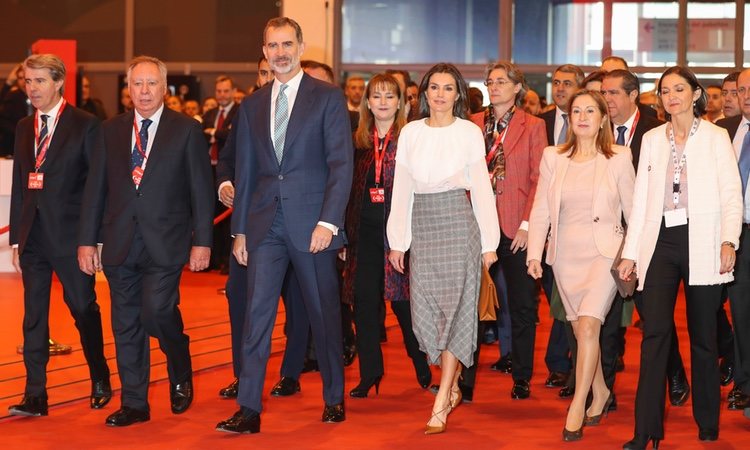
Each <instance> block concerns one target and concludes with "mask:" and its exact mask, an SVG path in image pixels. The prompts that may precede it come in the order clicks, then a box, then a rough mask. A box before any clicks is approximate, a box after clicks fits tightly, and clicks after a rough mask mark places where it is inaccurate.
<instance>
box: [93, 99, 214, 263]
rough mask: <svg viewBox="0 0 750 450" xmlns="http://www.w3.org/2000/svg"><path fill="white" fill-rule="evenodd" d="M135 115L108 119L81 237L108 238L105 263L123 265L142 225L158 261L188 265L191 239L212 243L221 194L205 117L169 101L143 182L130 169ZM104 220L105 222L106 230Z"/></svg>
mask: <svg viewBox="0 0 750 450" xmlns="http://www.w3.org/2000/svg"><path fill="white" fill-rule="evenodd" d="M133 115H134V113H133V112H132V111H131V112H128V113H124V114H121V115H119V116H117V117H114V118H112V119H110V120H108V121H106V122H104V124H103V127H102V128H103V132H102V134H103V136H104V144H105V148H104V151H100V152H97V154H96V157H95V158H94V162H93V165H92V168H91V173H90V175H89V176H90V178H91V181H90V183H89V184H88V185H87V186H86V193H85V197H84V206H83V218H82V224H81V236H80V239H79V240H80V242H81V243H82V245H95V244H96V243H97V241H98V242H102V243H103V244H104V248H103V249H102V264H105V265H117V264H121V263H122V262H123V261H124V260H125V258H126V257H127V256H128V252H129V251H130V246H131V243H132V241H133V236H134V234H135V230H136V227H137V228H138V230H139V232H140V233H141V235H142V236H143V242H144V245H145V246H146V250H147V251H148V253H149V255H150V256H151V258H152V259H153V260H154V263H155V264H157V265H160V266H169V265H179V264H185V263H186V262H187V261H188V257H189V253H190V248H191V246H202V247H210V246H211V243H212V240H211V239H212V228H213V211H214V193H213V187H212V176H211V163H210V161H209V157H208V147H207V145H206V140H205V139H204V138H203V132H202V130H201V126H200V124H199V123H198V122H197V121H196V120H194V119H192V118H190V117H187V116H185V115H183V114H180V113H177V112H174V111H172V110H170V109H168V108H164V110H163V112H162V115H161V119H160V121H159V128H158V129H157V130H156V136H155V137H154V143H153V145H152V147H151V152H150V153H149V156H148V162H147V164H146V170H145V171H144V173H143V178H142V180H141V184H140V187H139V188H138V189H136V188H135V185H134V184H133V180H132V178H131V172H130V154H131V152H132V144H131V140H132V132H133ZM100 224H101V229H100Z"/></svg>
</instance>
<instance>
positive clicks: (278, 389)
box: [271, 377, 300, 397]
mask: <svg viewBox="0 0 750 450" xmlns="http://www.w3.org/2000/svg"><path fill="white" fill-rule="evenodd" d="M299 391H300V387H299V381H297V380H295V379H294V378H292V377H281V379H280V380H279V382H278V383H276V384H275V385H274V387H272V388H271V395H272V396H274V397H288V396H290V395H294V394H296V393H297V392H299Z"/></svg>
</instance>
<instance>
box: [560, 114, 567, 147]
mask: <svg viewBox="0 0 750 450" xmlns="http://www.w3.org/2000/svg"><path fill="white" fill-rule="evenodd" d="M562 119H563V126H562V128H561V129H560V134H559V135H558V136H557V145H561V144H564V143H565V141H566V140H567V139H568V115H567V114H565V113H563V114H562Z"/></svg>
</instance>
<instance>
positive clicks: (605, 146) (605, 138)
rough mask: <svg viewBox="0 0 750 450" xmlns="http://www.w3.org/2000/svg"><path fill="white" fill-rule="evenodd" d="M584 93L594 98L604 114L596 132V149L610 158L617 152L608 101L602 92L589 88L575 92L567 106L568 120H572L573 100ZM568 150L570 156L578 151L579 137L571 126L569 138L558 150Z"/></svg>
mask: <svg viewBox="0 0 750 450" xmlns="http://www.w3.org/2000/svg"><path fill="white" fill-rule="evenodd" d="M584 95H588V96H589V97H591V98H592V99H593V100H594V103H596V107H597V108H598V109H599V112H600V113H601V114H602V123H601V127H600V128H599V131H598V132H597V134H596V150H597V151H598V152H599V153H601V154H602V155H604V157H605V158H607V159H609V158H611V157H613V156H614V155H615V152H614V151H613V150H612V141H613V140H614V139H613V138H612V125H611V124H610V122H609V114H608V112H609V111H608V109H607V102H606V101H605V100H604V97H603V96H602V94H600V93H599V92H596V91H590V90H588V89H581V90H579V91H578V92H576V93H575V94H573V96H572V97H571V98H570V102H569V103H568V107H567V113H568V120H570V117H571V109H573V102H574V101H575V100H576V99H577V98H579V97H583V96H584ZM567 151H570V155H568V158H572V157H573V156H575V154H576V153H577V152H578V138H577V137H576V135H575V133H573V131H572V128H570V127H569V128H568V140H567V141H566V142H565V144H563V145H562V146H561V147H560V150H558V152H559V153H561V154H562V153H566V152H567Z"/></svg>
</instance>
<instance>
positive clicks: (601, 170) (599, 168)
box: [591, 152, 609, 211]
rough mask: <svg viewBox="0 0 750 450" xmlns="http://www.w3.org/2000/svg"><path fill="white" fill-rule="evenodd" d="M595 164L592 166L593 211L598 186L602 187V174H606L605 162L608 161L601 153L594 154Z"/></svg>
mask: <svg viewBox="0 0 750 450" xmlns="http://www.w3.org/2000/svg"><path fill="white" fill-rule="evenodd" d="M594 164H595V165H596V166H595V168H594V195H593V196H592V198H591V199H592V205H591V207H592V211H595V209H594V205H595V204H596V197H597V196H598V195H599V188H601V187H602V181H603V178H604V175H606V174H607V164H609V162H608V161H607V158H606V157H605V156H604V155H602V154H601V153H598V152H597V154H596V162H595V163H594Z"/></svg>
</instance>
